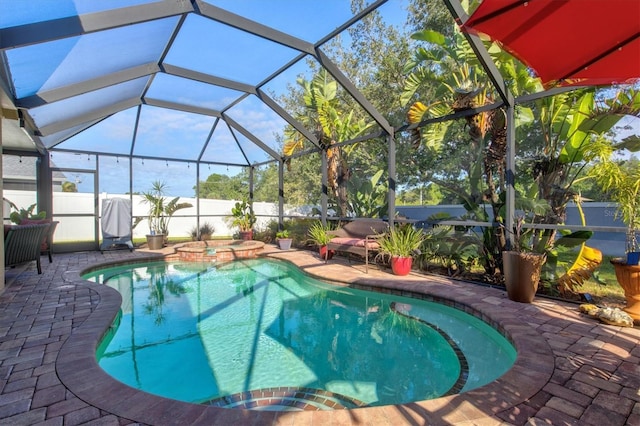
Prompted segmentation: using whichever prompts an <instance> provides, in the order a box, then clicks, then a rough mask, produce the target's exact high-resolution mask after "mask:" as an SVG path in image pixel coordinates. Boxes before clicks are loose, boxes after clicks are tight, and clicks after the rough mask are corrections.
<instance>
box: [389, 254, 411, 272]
mask: <svg viewBox="0 0 640 426" xmlns="http://www.w3.org/2000/svg"><path fill="white" fill-rule="evenodd" d="M412 264H413V258H412V257H403V256H391V271H393V273H394V274H395V275H408V274H409V272H411V265H412Z"/></svg>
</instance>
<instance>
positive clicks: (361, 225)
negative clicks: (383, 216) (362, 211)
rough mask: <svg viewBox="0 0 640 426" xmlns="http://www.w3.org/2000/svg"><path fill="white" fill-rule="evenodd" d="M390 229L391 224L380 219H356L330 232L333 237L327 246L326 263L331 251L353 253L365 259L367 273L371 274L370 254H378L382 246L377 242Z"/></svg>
mask: <svg viewBox="0 0 640 426" xmlns="http://www.w3.org/2000/svg"><path fill="white" fill-rule="evenodd" d="M387 229H389V224H388V223H387V222H385V221H383V220H380V219H356V220H354V221H352V222H349V223H347V224H346V225H344V226H343V227H342V228H338V229H336V230H333V231H329V236H330V237H332V238H331V240H330V241H329V243H328V244H327V251H326V254H325V262H327V261H328V253H329V251H330V250H333V251H335V252H344V253H350V254H351V253H353V254H357V255H359V256H363V257H364V262H365V272H369V252H377V251H378V249H379V248H380V245H379V244H378V242H377V241H376V240H377V239H378V238H379V237H380V235H382V234H384V233H385V232H386V231H387Z"/></svg>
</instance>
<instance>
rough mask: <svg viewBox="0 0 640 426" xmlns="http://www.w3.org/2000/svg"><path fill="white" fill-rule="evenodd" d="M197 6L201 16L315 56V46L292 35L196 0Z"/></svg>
mask: <svg viewBox="0 0 640 426" xmlns="http://www.w3.org/2000/svg"><path fill="white" fill-rule="evenodd" d="M196 4H197V7H198V9H199V10H200V14H201V15H203V16H206V17H207V18H210V19H213V20H214V21H217V22H220V23H223V24H226V25H229V26H231V27H234V28H237V29H239V30H241V31H245V32H248V33H251V34H253V35H256V36H258V37H261V38H264V39H266V40H270V41H273V42H274V43H278V44H281V45H283V46H286V47H289V48H291V49H295V50H297V51H299V52H305V53H308V54H310V55H313V44H311V43H309V42H306V41H304V40H302V39H299V38H297V37H294V36H292V35H291V34H287V33H284V32H282V31H278V30H275V29H273V28H271V27H268V26H266V25H263V24H261V23H259V22H256V21H252V20H250V19H247V18H245V17H243V16H240V15H236V14H235V13H231V12H229V11H227V10H225V9H222V8H219V7H216V6H213V5H211V4H209V3H205V2H203V1H201V0H196Z"/></svg>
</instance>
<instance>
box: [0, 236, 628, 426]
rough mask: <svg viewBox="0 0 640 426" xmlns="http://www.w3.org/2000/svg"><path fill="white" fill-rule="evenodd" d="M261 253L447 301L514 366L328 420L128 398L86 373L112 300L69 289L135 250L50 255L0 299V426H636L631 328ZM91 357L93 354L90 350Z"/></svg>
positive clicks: (554, 306)
mask: <svg viewBox="0 0 640 426" xmlns="http://www.w3.org/2000/svg"><path fill="white" fill-rule="evenodd" d="M268 251H270V253H268V254H267V255H268V256H273V257H279V258H284V259H286V260H289V261H291V262H293V263H295V264H297V265H298V266H299V267H301V268H302V269H304V270H305V271H306V272H307V273H309V274H312V275H316V276H319V277H321V278H323V279H325V280H336V281H341V282H343V283H346V284H347V285H350V286H354V287H361V286H368V287H377V288H378V289H379V290H380V291H384V292H387V293H390V294H411V295H414V296H417V297H424V298H427V297H428V298H433V299H436V300H440V299H443V300H445V299H446V300H448V301H450V304H452V305H454V306H457V307H460V308H463V309H465V310H468V311H469V312H472V313H473V314H475V315H478V316H481V317H483V319H485V320H486V321H488V322H490V323H492V324H493V325H494V326H496V327H498V328H499V329H501V330H503V331H504V332H505V333H506V334H507V335H508V336H509V337H510V338H512V340H513V342H514V345H515V346H516V348H517V349H518V354H519V355H518V360H517V361H516V365H515V366H514V368H512V370H511V371H510V372H508V373H507V374H505V375H504V376H503V377H501V378H500V379H499V380H497V381H495V382H493V383H491V384H489V385H487V386H483V387H481V388H479V389H476V390H473V391H470V392H467V393H465V394H461V395H454V396H450V397H443V398H439V399H436V400H431V401H420V402H416V403H411V404H403V405H396V406H387V407H374V408H360V409H354V410H335V411H328V412H326V411H325V412H257V411H247V410H231V409H221V408H216V407H210V406H201V405H196V404H187V403H180V402H176V401H171V400H165V399H163V398H160V397H155V396H152V395H148V394H145V393H143V392H139V391H137V390H133V389H131V388H128V387H126V386H125V385H123V384H120V383H119V382H115V380H113V379H111V378H110V377H109V376H106V374H105V373H103V372H101V370H100V369H99V367H98V368H97V369H96V366H97V364H96V363H95V356H94V354H95V345H96V344H97V342H98V340H99V338H100V336H101V334H102V333H103V332H104V330H106V328H107V327H108V326H109V324H110V321H111V319H112V318H113V316H114V315H115V313H116V312H117V308H118V300H119V298H118V296H117V295H114V294H113V293H114V291H111V289H108V288H107V287H106V286H101V285H97V284H89V283H86V282H83V281H81V280H79V278H78V273H79V271H81V270H83V269H86V268H87V267H89V266H91V265H95V264H98V263H103V262H110V261H122V260H130V259H135V258H142V257H148V256H149V255H150V253H145V252H143V251H140V250H137V251H134V252H133V253H129V252H128V251H126V250H123V251H107V252H105V253H104V254H100V252H83V253H73V254H58V255H54V262H53V263H52V264H49V263H48V262H46V261H44V262H43V274H42V275H38V274H37V273H36V271H35V266H34V265H33V266H29V267H27V268H26V269H24V270H22V271H21V272H20V273H19V274H18V273H16V271H15V270H11V269H10V270H8V271H7V274H6V276H7V279H8V280H9V281H11V282H10V283H9V284H8V286H7V288H6V289H5V291H4V292H3V293H2V295H0V391H1V392H0V424H7V425H79V424H89V425H127V424H220V425H229V424H256V425H261V424H287V425H307V424H322V425H331V424H335V425H349V424H353V425H402V424H408V425H422V424H425V425H427V424H429V425H431V424H460V425H498V424H514V425H523V424H531V425H542V424H553V425H565V424H566V425H572V424H575V425H611V426H614V425H640V365H639V364H640V329H639V328H638V327H636V328H633V329H631V328H619V327H614V326H608V325H603V324H600V323H598V322H596V321H594V320H592V319H590V318H587V317H584V316H582V315H580V314H579V313H578V312H577V306H576V305H573V304H565V303H561V302H557V301H551V300H547V299H542V298H537V300H536V301H535V302H534V303H533V304H531V305H524V304H518V303H515V302H511V301H509V300H507V298H506V296H505V292H504V291H501V290H499V289H491V288H488V287H484V286H480V285H477V284H471V283H462V282H456V281H451V280H448V279H445V278H442V277H437V276H426V277H425V276H422V275H418V274H411V275H410V276H408V277H404V278H399V277H394V276H393V275H391V274H389V273H387V272H385V271H378V270H375V268H373V269H374V270H371V269H370V271H369V272H370V273H369V274H365V273H364V271H363V270H364V265H360V264H356V263H354V264H349V263H347V262H345V261H344V260H343V259H342V260H341V259H338V260H335V259H334V260H333V261H331V262H330V263H329V264H328V265H325V264H324V263H322V262H321V261H320V260H319V259H318V258H317V257H316V256H315V255H314V254H313V253H311V252H306V251H287V252H281V251H277V250H276V249H272V248H270V249H269V250H268ZM92 351H93V352H92Z"/></svg>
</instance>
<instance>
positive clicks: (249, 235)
mask: <svg viewBox="0 0 640 426" xmlns="http://www.w3.org/2000/svg"><path fill="white" fill-rule="evenodd" d="M240 239H241V240H244V241H250V240H253V229H250V230H248V231H240Z"/></svg>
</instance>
